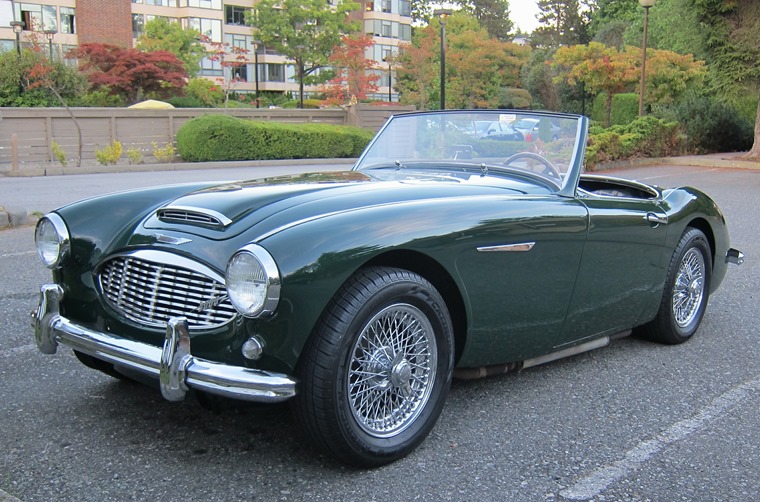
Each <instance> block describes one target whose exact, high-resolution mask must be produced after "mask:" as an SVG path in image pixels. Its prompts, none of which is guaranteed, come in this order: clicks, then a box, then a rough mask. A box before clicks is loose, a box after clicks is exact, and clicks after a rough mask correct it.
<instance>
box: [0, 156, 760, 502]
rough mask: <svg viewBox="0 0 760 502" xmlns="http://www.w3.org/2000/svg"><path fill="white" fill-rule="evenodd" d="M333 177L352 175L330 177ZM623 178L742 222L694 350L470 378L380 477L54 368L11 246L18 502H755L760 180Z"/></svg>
mask: <svg viewBox="0 0 760 502" xmlns="http://www.w3.org/2000/svg"><path fill="white" fill-rule="evenodd" d="M312 167H313V166H301V167H299V169H303V170H304V171H310V170H314V169H313V168H312ZM335 167H342V168H344V169H345V168H348V165H342V166H341V165H338V166H330V165H328V166H322V167H320V168H319V169H324V170H331V169H333V168H335ZM294 172H295V171H294ZM263 173H264V171H259V170H247V169H246V168H232V170H231V171H229V172H225V171H223V170H222V169H212V170H209V172H207V173H201V172H198V171H195V173H189V172H188V173H185V172H184V171H183V172H181V173H178V172H170V173H161V172H155V173H142V174H136V173H121V174H109V175H102V176H101V175H78V176H63V177H61V176H56V177H47V178H48V179H44V178H37V179H29V180H27V181H25V182H23V183H20V181H23V180H17V179H12V178H0V203H4V202H5V201H6V200H11V197H15V199H12V200H16V201H19V203H25V204H26V207H29V208H30V209H31V210H32V211H39V212H45V211H48V210H50V209H52V208H53V207H56V206H57V205H60V204H62V203H66V202H69V201H72V200H76V199H79V198H81V197H82V196H89V195H94V194H100V193H104V192H108V191H114V190H123V189H130V188H134V187H138V186H149V185H157V184H164V183H171V182H180V181H197V180H202V179H242V178H251V177H259V176H257V175H261V176H273V175H278V174H286V170H284V169H283V168H282V167H277V168H276V169H275V170H273V171H272V172H271V173H269V172H267V174H263ZM612 174H614V175H617V176H621V177H624V178H629V179H637V180H640V181H643V182H647V183H652V184H657V185H661V186H679V185H691V186H695V187H697V188H699V189H702V190H704V191H706V192H707V193H709V194H710V195H711V196H713V197H714V199H715V200H716V201H717V203H718V205H719V206H720V207H721V209H722V210H723V211H724V213H725V215H726V218H727V221H728V225H729V229H730V232H731V243H732V245H733V246H734V247H736V248H738V249H740V250H742V251H743V252H744V253H745V254H746V256H747V259H746V262H745V264H744V265H742V266H741V267H738V268H737V267H731V269H730V270H729V273H728V275H727V277H726V280H725V282H724V283H723V285H722V287H721V289H720V290H719V291H718V292H717V293H716V294H714V295H713V296H711V298H710V303H709V306H708V311H707V314H706V316H705V319H704V322H703V324H702V326H701V328H700V330H699V332H698V334H697V335H696V336H695V337H694V338H693V339H692V340H690V341H689V342H688V343H685V344H682V345H678V346H661V345H657V344H653V343H649V342H647V341H644V340H641V339H638V338H636V337H630V338H626V339H622V340H618V341H616V342H615V343H613V344H612V345H611V346H609V347H607V348H604V349H600V350H597V351H593V352H590V353H587V354H582V355H579V356H576V357H573V358H569V359H566V360H562V361H558V362H555V363H551V364H546V365H543V366H539V367H535V368H531V369H528V370H525V371H523V372H521V373H518V374H515V375H506V376H500V377H493V378H487V379H483V380H477V381H455V382H454V384H453V386H452V390H451V393H450V395H449V398H448V399H447V402H446V406H445V408H444V412H443V415H442V417H441V420H440V421H439V423H438V424H437V425H436V427H435V428H434V430H433V432H432V433H431V435H430V437H429V438H428V439H427V440H426V441H425V442H424V443H423V444H422V445H421V446H420V448H418V449H417V450H415V451H414V452H413V453H412V454H411V455H410V456H409V457H407V458H404V459H402V460H399V461H398V462H395V463H393V464H391V465H389V466H385V467H383V468H379V469H373V470H367V471H363V470H353V469H348V468H345V467H343V466H341V465H337V464H336V463H334V462H332V461H331V460H330V459H329V458H326V457H324V456H323V455H322V454H321V453H320V452H318V451H315V450H312V449H310V448H308V447H306V446H304V443H305V441H304V439H305V438H303V437H302V436H301V435H300V433H299V432H298V427H297V426H296V424H295V423H294V422H293V420H292V419H291V418H290V415H289V414H288V410H287V407H284V406H272V407H267V406H253V407H243V408H240V409H230V410H222V411H208V410H205V409H203V408H201V407H200V406H198V405H197V403H194V402H192V401H187V402H183V403H169V402H167V401H164V400H163V399H162V398H161V396H160V393H159V392H158V390H157V389H154V388H148V387H143V386H138V385H131V384H129V383H128V382H121V381H117V380H115V379H112V378H109V377H107V376H105V375H102V374H99V373H98V372H95V371H92V370H90V369H88V368H86V367H84V366H83V365H81V364H80V363H79V362H78V361H77V360H76V359H75V358H74V356H73V354H72V352H71V351H70V350H59V353H58V354H57V355H55V356H47V355H43V354H41V353H39V352H38V351H37V349H36V347H35V344H34V341H33V336H32V331H31V328H30V327H29V311H30V310H31V309H32V308H33V306H34V305H36V301H37V296H38V295H37V292H36V288H37V287H38V285H39V284H41V283H43V282H45V281H49V280H50V279H49V277H50V272H49V271H48V270H47V269H45V268H44V267H42V266H41V265H40V264H39V263H38V260H37V258H36V256H35V252H34V245H33V233H34V232H33V228H32V227H31V226H22V227H20V228H10V229H6V230H3V231H0V303H1V304H2V305H3V308H2V309H0V382H2V385H0V501H2V502H7V500H14V499H13V498H12V497H17V498H18V499H20V500H22V501H23V502H36V501H45V502H48V501H57V500H78V501H80V500H81V501H93V502H95V501H97V502H102V501H111V500H113V501H122V500H123V501H131V500H163V501H166V502H173V501H175V500H176V501H180V500H182V501H188V500H191V501H192V500H203V501H204V502H205V501H213V500H218V501H227V500H262V501H267V502H268V501H270V500H286V501H309V502H312V501H332V500H342V501H343V500H345V501H354V500H355V501H361V502H365V501H372V500H378V501H385V500H429V501H435V502H441V501H446V500H451V501H463V500H473V501H474V500H499V501H534V500H536V501H547V502H554V501H557V502H560V501H566V500H593V501H597V502H601V501H618V500H625V501H647V500H654V501H660V500H662V501H677V500H682V501H694V500H698V501H723V500H732V501H742V502H743V501H754V500H757V494H758V493H760V468H759V467H758V466H760V432H759V431H760V373H759V372H758V368H760V352H758V351H757V350H754V347H756V346H757V314H758V308H757V305H758V294H757V284H758V282H760V262H758V260H757V258H756V257H757V256H760V233H758V232H757V228H758V227H757V216H756V215H757V214H758V212H759V211H760V199H758V197H757V193H758V191H759V190H760V171H749V170H740V169H734V168H731V169H728V168H723V167H710V166H703V167H686V166H665V165H659V166H649V167H629V168H626V169H615V170H614V171H613V172H612ZM89 176H95V177H92V178H90V177H89ZM193 176H199V177H198V178H191V177H193ZM16 183H18V184H16ZM25 190H26V191H27V192H28V193H27V194H26V195H24V193H25V192H24V191H25ZM32 192H35V193H32ZM14 502H15V501H14Z"/></svg>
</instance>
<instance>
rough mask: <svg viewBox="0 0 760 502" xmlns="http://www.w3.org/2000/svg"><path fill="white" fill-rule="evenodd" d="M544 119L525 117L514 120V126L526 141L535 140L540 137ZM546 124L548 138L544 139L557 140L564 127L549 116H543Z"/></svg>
mask: <svg viewBox="0 0 760 502" xmlns="http://www.w3.org/2000/svg"><path fill="white" fill-rule="evenodd" d="M541 123H542V119H541V118H538V117H523V118H520V119H518V120H515V121H514V122H512V127H513V128H514V129H516V130H518V131H520V133H521V134H522V135H523V137H524V138H525V141H535V140H536V138H540V137H541V136H540V132H541ZM543 123H544V124H546V126H545V127H546V130H547V132H546V138H545V140H544V141H556V140H558V139H559V138H560V135H561V134H562V128H561V127H560V126H559V125H557V123H556V121H554V120H552V119H551V118H549V117H544V118H543Z"/></svg>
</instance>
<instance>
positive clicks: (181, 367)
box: [32, 284, 296, 403]
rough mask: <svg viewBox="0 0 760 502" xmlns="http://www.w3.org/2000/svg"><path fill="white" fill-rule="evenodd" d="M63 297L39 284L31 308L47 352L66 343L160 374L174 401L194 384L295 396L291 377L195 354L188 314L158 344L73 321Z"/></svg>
mask: <svg viewBox="0 0 760 502" xmlns="http://www.w3.org/2000/svg"><path fill="white" fill-rule="evenodd" d="M62 299H63V289H61V287H60V286H58V285H57V284H45V285H44V286H42V288H40V303H39V306H38V307H37V310H36V311H35V312H32V327H33V328H34V336H35V339H36V341H37V347H38V348H39V349H40V351H41V352H43V353H45V354H55V352H56V349H57V348H58V344H64V345H67V346H68V347H71V348H72V349H74V350H77V351H79V352H83V353H85V354H88V355H90V356H92V357H96V358H98V359H101V360H103V361H107V362H109V363H112V364H114V365H115V366H117V367H124V368H128V369H129V370H133V371H137V372H139V373H142V374H145V375H148V376H150V377H153V378H157V379H158V380H159V382H160V387H161V394H162V395H163V396H164V398H165V399H167V400H169V401H181V400H182V399H184V397H185V394H186V393H187V392H188V390H190V389H191V388H192V389H195V390H199V391H203V392H208V393H210V394H216V395H219V396H225V397H230V398H234V399H241V400H245V401H258V402H269V403H272V402H279V401H284V400H286V399H289V398H291V397H293V396H295V394H296V381H295V380H294V379H292V378H291V377H289V376H287V375H284V374H280V373H270V372H266V371H261V370H255V369H250V368H244V367H242V366H230V365H227V364H220V363H215V362H211V361H207V360H205V359H200V358H197V357H194V356H193V355H192V354H190V336H189V334H188V327H187V320H186V319H185V318H184V317H174V318H172V319H170V320H169V322H168V323H167V327H166V339H165V340H164V346H163V348H159V347H154V346H152V345H148V344H146V343H142V342H136V341H133V340H126V339H124V338H119V337H116V336H114V335H112V334H110V333H104V332H102V331H95V330H92V329H89V328H86V327H84V326H80V325H77V324H75V323H73V322H71V321H70V320H69V319H66V318H65V317H63V316H61V315H60V310H59V304H60V302H61V300H62Z"/></svg>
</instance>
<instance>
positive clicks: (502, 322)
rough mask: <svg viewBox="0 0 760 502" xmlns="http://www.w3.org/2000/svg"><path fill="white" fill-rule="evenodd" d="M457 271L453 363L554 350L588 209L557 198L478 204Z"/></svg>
mask: <svg viewBox="0 0 760 502" xmlns="http://www.w3.org/2000/svg"><path fill="white" fill-rule="evenodd" d="M480 205H481V208H482V210H483V212H482V213H481V214H485V215H487V216H486V217H483V218H482V219H480V222H479V224H477V225H476V226H473V228H472V229H471V230H470V231H469V232H467V233H466V234H463V235H460V236H459V237H458V238H457V240H458V241H459V246H461V247H460V249H461V250H462V251H461V252H460V255H459V256H458V258H457V262H456V270H457V273H458V275H459V277H460V278H461V280H462V282H463V284H464V289H465V291H464V293H465V298H466V302H467V303H468V310H469V316H468V320H469V324H470V325H469V327H468V337H467V346H466V347H465V351H464V354H463V356H462V360H461V361H460V364H461V365H462V366H463V367H466V366H471V365H475V366H481V365H490V364H498V363H503V362H508V361H518V360H523V359H527V358H530V357H534V356H536V355H539V354H543V353H546V352H547V351H550V350H551V348H552V347H553V346H555V345H556V344H557V343H558V339H559V337H560V336H561V334H562V327H563V324H564V321H565V317H566V314H567V309H568V305H569V303H570V300H571V297H572V293H573V289H574V285H575V279H576V277H577V272H578V266H579V263H580V260H581V257H582V253H583V247H584V243H585V238H586V234H587V222H588V216H587V209H586V208H585V206H584V205H583V204H582V203H580V202H578V201H577V200H574V199H568V198H566V197H561V196H558V195H556V196H554V195H553V196H545V197H540V196H539V197H507V198H504V199H500V200H496V201H489V202H482V201H481V202H480Z"/></svg>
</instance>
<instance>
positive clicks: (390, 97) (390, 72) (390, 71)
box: [383, 56, 393, 103]
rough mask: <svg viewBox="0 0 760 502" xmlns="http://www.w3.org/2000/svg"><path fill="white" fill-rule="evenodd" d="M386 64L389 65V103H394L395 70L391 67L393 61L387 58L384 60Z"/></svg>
mask: <svg viewBox="0 0 760 502" xmlns="http://www.w3.org/2000/svg"><path fill="white" fill-rule="evenodd" d="M383 62H384V63H388V102H389V103H391V102H393V95H392V94H391V92H392V91H393V68H392V66H391V64H392V61H391V58H390V57H388V56H386V57H384V58H383Z"/></svg>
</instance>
